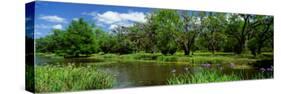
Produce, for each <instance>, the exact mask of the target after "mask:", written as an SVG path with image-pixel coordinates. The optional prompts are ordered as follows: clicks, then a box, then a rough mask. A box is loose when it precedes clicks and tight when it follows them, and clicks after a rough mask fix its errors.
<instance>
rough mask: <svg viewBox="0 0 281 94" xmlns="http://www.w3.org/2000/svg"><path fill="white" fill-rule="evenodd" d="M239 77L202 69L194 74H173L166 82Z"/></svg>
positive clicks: (224, 79) (229, 79) (204, 81)
mask: <svg viewBox="0 0 281 94" xmlns="http://www.w3.org/2000/svg"><path fill="white" fill-rule="evenodd" d="M236 80H241V78H240V77H239V76H237V75H234V74H228V75H226V74H223V73H222V72H220V71H216V70H212V71H208V70H204V71H201V72H197V73H195V74H192V75H190V74H187V73H185V74H180V75H177V76H176V75H174V76H172V77H171V78H170V79H168V80H167V83H168V84H194V83H210V82H224V81H236Z"/></svg>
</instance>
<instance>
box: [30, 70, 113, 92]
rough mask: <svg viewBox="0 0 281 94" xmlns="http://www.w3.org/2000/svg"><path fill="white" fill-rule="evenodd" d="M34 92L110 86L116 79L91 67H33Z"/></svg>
mask: <svg viewBox="0 0 281 94" xmlns="http://www.w3.org/2000/svg"><path fill="white" fill-rule="evenodd" d="M35 70H36V71H35V92H58V91H75V90H89V89H104V88H112V87H113V85H114V83H115V82H116V79H115V78H114V77H113V76H112V75H110V74H106V73H104V72H100V71H97V70H96V69H95V68H93V67H75V66H66V67H57V66H36V67H35Z"/></svg>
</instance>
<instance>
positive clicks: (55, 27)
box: [52, 24, 62, 29]
mask: <svg viewBox="0 0 281 94" xmlns="http://www.w3.org/2000/svg"><path fill="white" fill-rule="evenodd" d="M52 28H53V29H62V25H61V24H57V25H54V26H53V27H52Z"/></svg>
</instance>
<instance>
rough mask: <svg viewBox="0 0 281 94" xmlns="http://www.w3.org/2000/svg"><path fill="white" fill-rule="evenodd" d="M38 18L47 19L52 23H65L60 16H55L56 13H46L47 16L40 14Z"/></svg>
mask: <svg viewBox="0 0 281 94" xmlns="http://www.w3.org/2000/svg"><path fill="white" fill-rule="evenodd" d="M39 19H42V20H45V21H48V22H53V23H65V22H66V20H65V19H64V18H62V17H59V16H56V15H48V16H41V17H39Z"/></svg>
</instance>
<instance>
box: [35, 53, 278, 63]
mask: <svg viewBox="0 0 281 94" xmlns="http://www.w3.org/2000/svg"><path fill="white" fill-rule="evenodd" d="M38 55H44V56H48V57H51V58H61V56H57V55H55V54H45V53H39V54H38ZM86 58H87V59H93V60H92V61H96V62H111V63H112V62H113V61H122V62H130V63H131V62H157V63H169V62H173V63H184V64H206V63H208V64H227V63H234V64H235V65H240V66H245V65H247V64H249V63H253V62H256V61H258V60H263V59H270V60H272V59H273V54H272V53H264V54H261V55H259V56H256V57H254V56H252V55H251V54H241V55H237V54H234V53H224V52H217V53H216V54H212V53H209V52H196V53H193V55H190V56H185V55H184V54H183V53H180V52H178V53H176V54H175V55H162V54H161V53H154V54H151V53H133V54H124V55H119V54H103V53H98V54H92V55H91V56H89V57H86Z"/></svg>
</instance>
